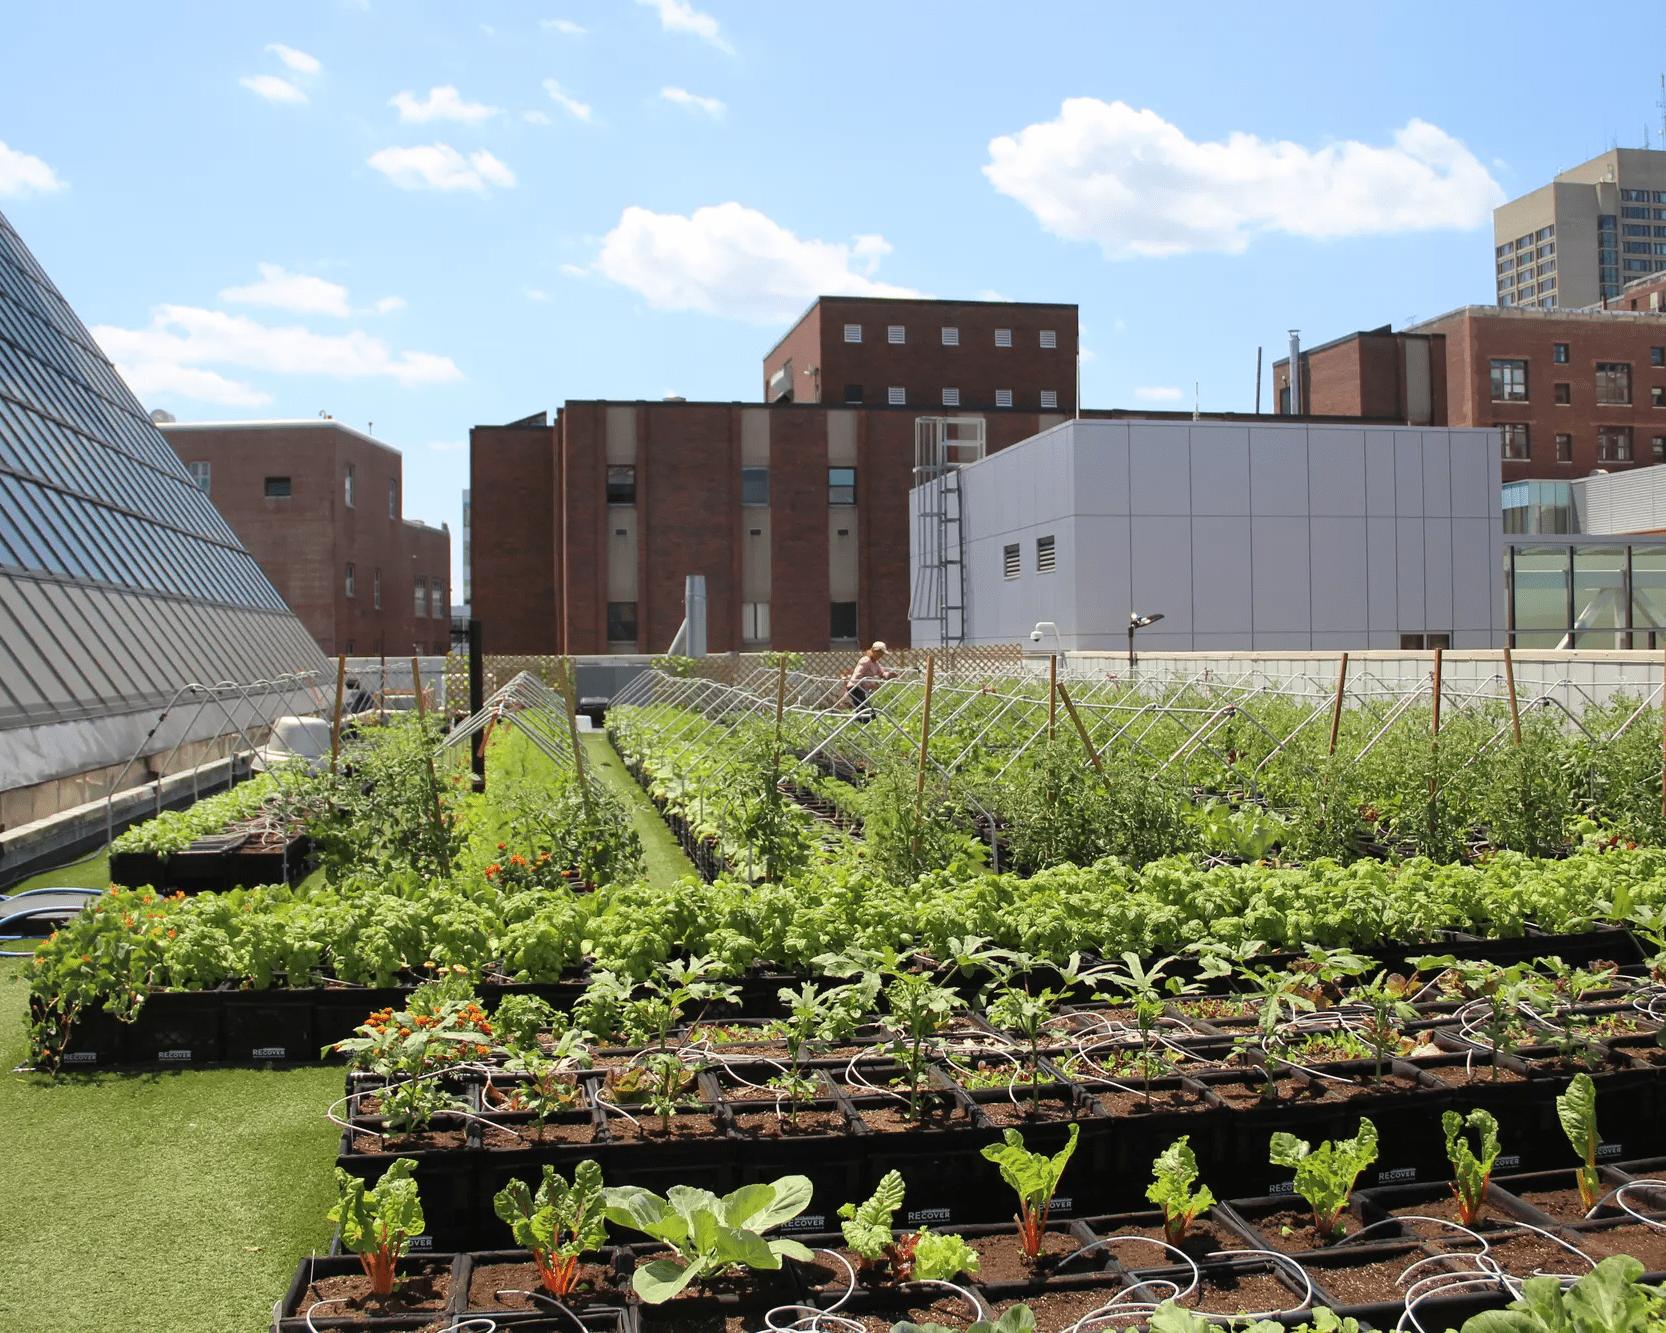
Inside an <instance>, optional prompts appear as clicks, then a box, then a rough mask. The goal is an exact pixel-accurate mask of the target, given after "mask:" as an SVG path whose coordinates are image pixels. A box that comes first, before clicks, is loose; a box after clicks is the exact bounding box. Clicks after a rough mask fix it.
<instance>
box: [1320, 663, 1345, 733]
mask: <svg viewBox="0 0 1666 1333" xmlns="http://www.w3.org/2000/svg"><path fill="white" fill-rule="evenodd" d="M1347 684H1348V654H1347V653H1343V654H1342V661H1341V662H1339V663H1338V664H1337V668H1336V701H1335V702H1334V703H1332V704H1331V709H1330V748H1329V749H1328V750H1326V751H1325V753H1326V754H1335V753H1336V733H1337V732H1338V731H1339V730H1341V727H1342V691H1343V690H1344V689H1345V688H1346V686H1347Z"/></svg>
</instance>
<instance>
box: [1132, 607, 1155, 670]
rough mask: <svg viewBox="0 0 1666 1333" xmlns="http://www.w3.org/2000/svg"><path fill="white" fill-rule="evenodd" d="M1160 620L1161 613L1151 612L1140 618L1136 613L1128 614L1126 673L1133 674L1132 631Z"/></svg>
mask: <svg viewBox="0 0 1666 1333" xmlns="http://www.w3.org/2000/svg"><path fill="white" fill-rule="evenodd" d="M1162 618H1163V613H1162V612H1161V611H1153V612H1152V613H1151V614H1150V615H1148V616H1142V615H1141V614H1140V613H1139V612H1138V611H1130V612H1129V613H1128V671H1129V674H1130V675H1131V674H1133V670H1134V661H1135V658H1134V631H1135V630H1142V629H1144V628H1145V627H1146V626H1147V625H1155V624H1156V623H1157V622H1158V621H1159V620H1161V619H1162Z"/></svg>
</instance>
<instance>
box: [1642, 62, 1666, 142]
mask: <svg viewBox="0 0 1666 1333" xmlns="http://www.w3.org/2000/svg"><path fill="white" fill-rule="evenodd" d="M1654 106H1655V110H1656V111H1658V112H1660V142H1661V146H1662V147H1666V74H1662V75H1661V76H1660V96H1659V97H1657V98H1655V100H1654ZM1644 143H1645V145H1646V144H1647V143H1648V139H1647V138H1646V137H1645V138H1644Z"/></svg>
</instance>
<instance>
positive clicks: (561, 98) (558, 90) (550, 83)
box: [544, 79, 590, 124]
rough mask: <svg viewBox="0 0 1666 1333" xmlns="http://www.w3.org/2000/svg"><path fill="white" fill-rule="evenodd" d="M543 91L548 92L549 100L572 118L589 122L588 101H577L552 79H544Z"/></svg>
mask: <svg viewBox="0 0 1666 1333" xmlns="http://www.w3.org/2000/svg"><path fill="white" fill-rule="evenodd" d="M544 91H545V92H546V93H548V94H549V97H550V101H552V102H554V103H555V104H556V105H557V106H559V107H560V108H561V109H562V110H563V111H565V112H566V113H567V114H568V115H570V116H571V117H572V118H573V119H574V120H582V121H584V122H585V123H586V124H588V123H589V121H590V103H588V102H581V101H579V100H578V98H576V97H574V96H573V95H572V94H571V93H569V92H567V91H566V90H565V89H563V88H562V86H561V85H560V84H559V83H557V82H556V81H555V80H554V79H545V80H544Z"/></svg>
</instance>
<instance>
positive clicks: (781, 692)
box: [775, 656, 787, 754]
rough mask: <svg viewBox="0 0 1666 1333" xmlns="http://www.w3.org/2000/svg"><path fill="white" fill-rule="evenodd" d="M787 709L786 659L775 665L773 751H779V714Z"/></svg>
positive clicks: (783, 658)
mask: <svg viewBox="0 0 1666 1333" xmlns="http://www.w3.org/2000/svg"><path fill="white" fill-rule="evenodd" d="M786 711H787V659H786V658H785V657H784V656H783V657H782V658H781V660H780V661H779V662H778V663H776V667H775V752H776V753H777V754H780V752H781V715H782V714H783V713H785V712H786Z"/></svg>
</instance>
